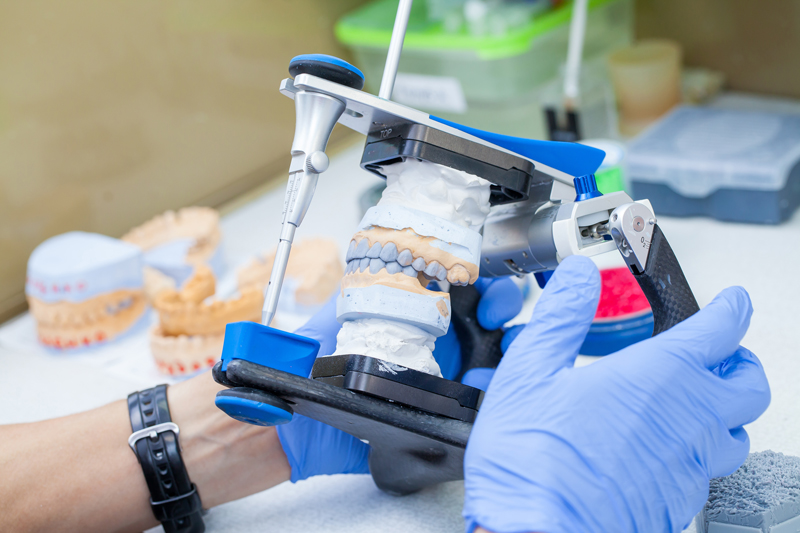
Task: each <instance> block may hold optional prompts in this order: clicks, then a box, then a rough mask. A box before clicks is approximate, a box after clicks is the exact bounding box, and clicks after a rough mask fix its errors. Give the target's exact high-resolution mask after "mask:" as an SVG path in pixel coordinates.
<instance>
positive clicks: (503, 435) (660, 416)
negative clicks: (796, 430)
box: [464, 257, 770, 533]
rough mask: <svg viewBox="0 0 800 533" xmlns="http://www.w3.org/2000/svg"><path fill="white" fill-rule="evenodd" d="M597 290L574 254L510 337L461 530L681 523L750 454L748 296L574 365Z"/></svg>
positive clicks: (470, 466)
mask: <svg viewBox="0 0 800 533" xmlns="http://www.w3.org/2000/svg"><path fill="white" fill-rule="evenodd" d="M599 295H600V277H599V274H598V272H597V269H596V268H595V266H594V265H593V264H592V262H591V261H590V260H589V259H587V258H583V257H569V258H567V259H566V260H564V262H563V263H562V264H561V266H559V267H558V269H557V270H556V272H555V275H554V276H553V278H552V279H551V280H550V281H549V282H548V284H547V286H546V288H545V289H544V292H543V293H542V295H541V297H540V299H539V302H538V303H537V305H536V308H535V310H534V314H533V317H532V319H531V321H530V323H529V324H528V325H527V326H526V327H525V328H524V329H523V330H522V332H521V333H520V334H519V335H518V337H517V338H516V339H515V340H514V341H513V342H512V343H511V345H510V347H509V348H508V351H507V352H506V354H505V356H504V358H503V360H502V362H501V363H500V366H499V367H498V369H497V372H496V373H495V375H494V377H493V379H492V381H491V384H490V385H489V390H488V391H487V393H486V397H485V398H484V401H483V405H482V406H481V411H480V414H479V415H478V419H477V421H476V423H475V427H474V429H473V430H472V435H471V437H470V440H469V444H468V445H467V451H466V456H465V460H464V473H465V486H466V495H465V501H464V517H465V519H466V523H467V531H468V532H469V531H472V530H473V529H474V528H475V527H476V526H481V527H483V528H484V529H487V530H489V531H492V532H493V533H512V532H514V533H516V532H532V531H539V532H545V533H559V532H570V533H577V532H583V531H592V532H594V531H598V532H608V531H624V532H628V531H631V532H634V531H636V532H647V533H651V532H659V531H680V530H681V529H683V528H684V527H685V526H687V525H688V524H689V522H690V521H691V519H692V517H693V516H694V515H695V514H696V513H697V512H698V511H699V510H700V509H701V508H702V506H703V504H704V503H705V501H706V499H707V498H708V483H709V479H710V478H712V477H717V476H724V475H728V474H730V473H731V472H733V471H734V470H736V469H737V468H738V467H739V466H740V465H741V464H742V462H743V461H744V460H745V458H746V457H747V454H748V451H749V447H750V441H749V438H748V436H747V432H746V431H745V430H744V429H743V428H742V426H743V425H744V424H748V423H750V422H752V421H754V420H755V419H756V418H758V417H759V416H760V415H761V413H763V412H764V410H765V409H766V408H767V406H768V405H769V401H770V392H769V385H768V383H767V379H766V376H765V374H764V370H763V368H762V366H761V363H760V362H759V360H758V359H757V358H756V356H755V355H753V354H752V353H751V352H749V351H748V350H746V349H745V348H742V347H741V346H739V342H740V341H741V339H742V337H743V336H744V334H745V332H746V331H747V327H748V325H749V323H750V315H751V314H752V307H751V305H750V300H749V298H748V296H747V293H746V292H745V291H744V290H743V289H741V288H738V287H737V288H730V289H726V290H724V291H723V292H722V293H720V294H719V295H718V296H717V298H716V299H715V300H714V301H713V302H711V303H710V304H709V305H708V306H707V307H706V308H704V309H703V310H701V311H700V312H698V313H697V314H695V315H694V316H692V317H690V318H689V319H687V320H685V321H684V322H682V323H681V324H678V325H677V326H675V327H673V328H672V329H670V330H669V331H666V332H664V333H662V334H660V335H658V336H656V337H653V338H651V339H648V340H646V341H643V342H640V343H638V344H635V345H633V346H630V347H628V348H625V349H624V350H621V351H619V352H617V353H614V354H611V355H608V356H606V357H605V358H603V359H601V360H599V361H597V362H595V363H593V364H591V365H589V366H585V367H581V368H574V367H573V363H574V360H575V357H576V355H577V354H578V349H579V348H580V346H581V344H582V342H583V339H584V337H585V335H586V333H587V331H588V329H589V325H590V324H591V322H592V319H593V317H594V314H595V309H596V307H597V302H598V298H599Z"/></svg>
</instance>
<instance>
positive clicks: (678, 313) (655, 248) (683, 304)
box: [632, 224, 700, 335]
mask: <svg viewBox="0 0 800 533" xmlns="http://www.w3.org/2000/svg"><path fill="white" fill-rule="evenodd" d="M632 272H633V275H634V277H635V278H636V281H637V282H639V286H640V287H641V288H642V292H644V295H645V296H646V297H647V301H648V302H650V307H651V308H652V309H653V320H654V322H655V327H654V329H653V335H658V334H659V333H661V332H663V331H666V330H668V329H669V328H671V327H672V326H674V325H675V324H678V323H680V322H682V321H684V320H686V319H687V318H689V317H690V316H692V315H693V314H695V313H696V312H698V311H699V310H700V306H698V305H697V300H696V299H695V297H694V294H693V293H692V289H691V288H690V287H689V283H688V282H687V281H686V277H685V276H684V275H683V270H681V265H680V263H678V259H677V258H676V257H675V253H674V252H673V251H672V247H670V245H669V243H668V242H667V238H666V237H664V233H663V232H662V231H661V228H660V227H658V224H655V227H654V228H653V237H652V239H651V241H650V252H649V254H648V257H647V264H646V266H645V269H644V271H643V272H638V273H637V272H635V271H634V269H632Z"/></svg>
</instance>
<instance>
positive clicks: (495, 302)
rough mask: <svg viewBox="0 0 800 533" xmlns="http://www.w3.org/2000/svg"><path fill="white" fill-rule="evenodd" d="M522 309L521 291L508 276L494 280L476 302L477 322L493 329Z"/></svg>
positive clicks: (485, 327) (490, 329)
mask: <svg viewBox="0 0 800 533" xmlns="http://www.w3.org/2000/svg"><path fill="white" fill-rule="evenodd" d="M520 311H522V292H521V291H520V290H519V287H517V285H516V284H515V283H514V282H513V281H511V279H509V278H503V279H499V280H496V281H495V282H494V283H492V284H491V286H489V287H488V288H487V289H486V290H485V291H484V293H483V296H482V297H481V300H480V302H478V323H479V324H480V325H481V326H482V327H483V328H484V329H488V330H489V331H493V330H495V329H497V328H499V327H500V326H502V325H503V324H505V323H506V322H508V321H509V320H511V319H512V318H514V317H515V316H517V315H518V314H519V312H520Z"/></svg>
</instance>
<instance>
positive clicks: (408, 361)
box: [333, 160, 490, 376]
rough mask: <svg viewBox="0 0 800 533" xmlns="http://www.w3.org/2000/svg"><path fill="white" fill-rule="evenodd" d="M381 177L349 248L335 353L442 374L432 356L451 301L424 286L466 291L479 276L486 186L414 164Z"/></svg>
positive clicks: (396, 167)
mask: <svg viewBox="0 0 800 533" xmlns="http://www.w3.org/2000/svg"><path fill="white" fill-rule="evenodd" d="M389 169H391V171H389ZM384 171H386V175H387V176H388V178H387V187H386V190H385V191H384V195H383V197H382V199H381V201H380V202H379V203H378V205H377V206H375V207H373V208H371V209H370V210H369V211H367V213H366V214H365V215H364V218H363V219H362V221H361V224H360V226H359V231H358V232H356V234H355V235H354V236H353V239H352V241H351V242H350V245H349V247H348V252H347V255H346V259H347V270H346V274H345V276H344V278H343V279H342V290H341V294H340V296H339V300H338V302H337V318H338V320H339V322H341V323H342V329H341V331H340V333H339V336H338V338H337V348H336V351H335V352H334V354H333V355H340V354H360V355H366V356H370V357H375V358H378V359H382V360H385V361H389V362H392V363H397V364H399V365H402V366H405V367H408V368H413V369H415V370H419V371H422V372H427V373H429V374H433V375H437V376H441V372H440V370H439V367H438V365H437V364H436V361H435V360H434V358H433V354H432V352H433V349H434V346H435V339H436V338H437V337H440V336H442V335H444V334H445V333H446V332H447V329H448V327H449V324H450V297H449V295H448V294H447V293H443V292H440V291H438V290H428V289H427V288H426V286H427V283H428V279H432V280H440V281H443V280H445V279H447V280H448V281H450V282H451V283H452V284H453V285H467V284H469V283H474V282H475V280H476V279H477V278H478V264H479V260H480V248H481V235H480V233H479V230H480V228H481V226H482V224H483V222H484V220H485V218H486V215H487V214H488V212H489V194H490V184H489V182H488V181H486V180H482V179H481V178H478V177H477V176H473V175H470V174H467V173H465V172H460V171H457V170H454V169H450V168H447V167H441V166H439V165H435V164H432V163H427V162H419V161H416V160H409V161H406V162H403V163H397V164H394V165H390V167H386V168H384Z"/></svg>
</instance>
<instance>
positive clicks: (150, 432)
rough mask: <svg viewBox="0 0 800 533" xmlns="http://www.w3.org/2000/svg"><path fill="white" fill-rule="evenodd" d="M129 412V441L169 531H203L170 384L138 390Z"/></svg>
mask: <svg viewBox="0 0 800 533" xmlns="http://www.w3.org/2000/svg"><path fill="white" fill-rule="evenodd" d="M128 412H129V414H130V417H131V429H132V430H133V434H132V435H131V437H130V438H129V439H128V444H129V445H130V446H131V448H132V449H133V453H135V454H136V457H137V458H138V459H139V464H141V465H142V472H143V473H144V479H145V481H146V482H147V488H148V489H150V506H151V507H152V509H153V514H154V515H155V517H156V518H157V519H158V520H159V521H160V522H161V524H162V525H163V526H164V531H165V532H166V533H202V532H203V531H205V525H204V524H203V517H202V515H201V513H202V510H203V506H202V503H201V502H200V495H199V494H198V493H197V488H196V487H195V486H194V484H193V483H192V482H191V480H190V479H189V473H188V472H187V471H186V466H185V465H184V464H183V457H181V448H180V444H179V441H178V434H179V429H178V426H177V425H175V424H174V423H172V418H171V417H170V414H169V405H167V386H166V385H159V386H157V387H153V388H152V389H147V390H144V391H140V392H134V393H133V394H131V395H130V396H128Z"/></svg>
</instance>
